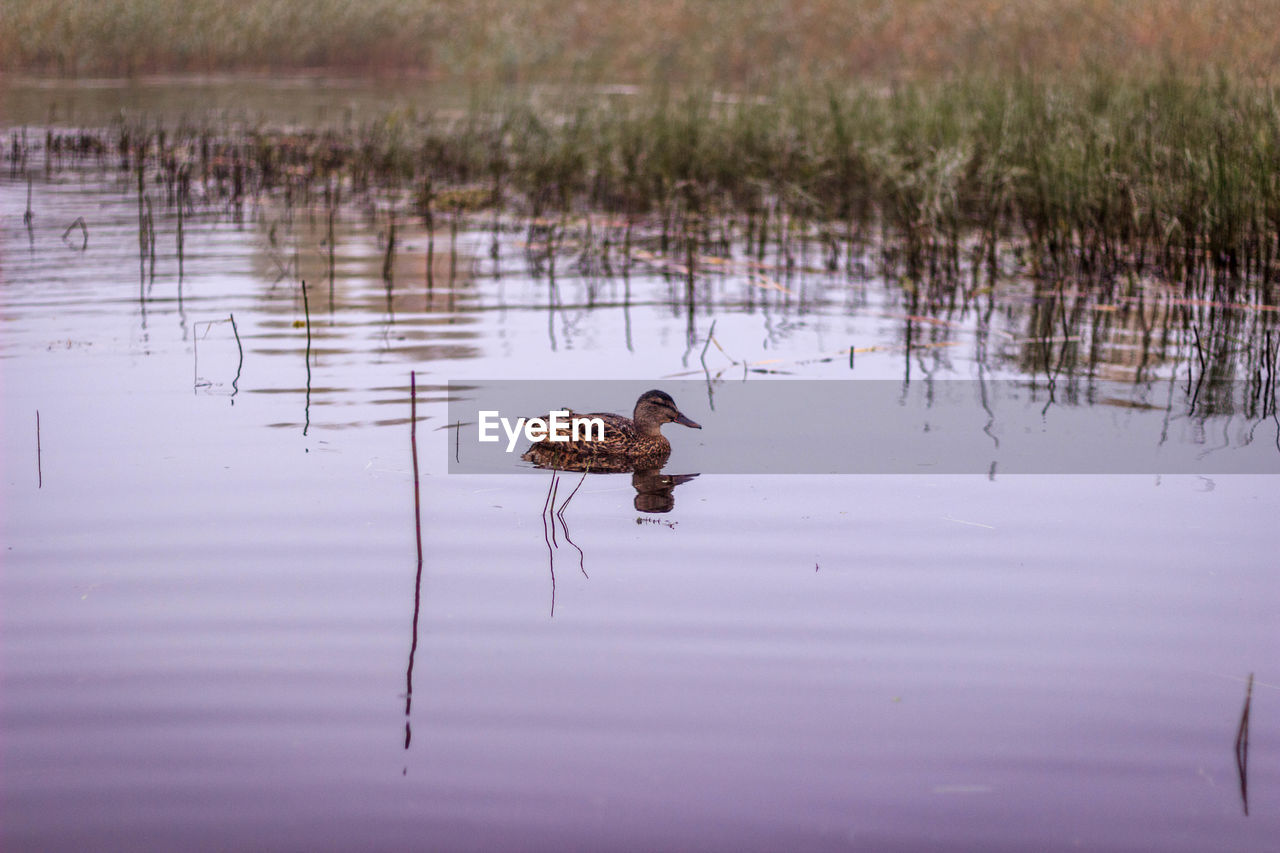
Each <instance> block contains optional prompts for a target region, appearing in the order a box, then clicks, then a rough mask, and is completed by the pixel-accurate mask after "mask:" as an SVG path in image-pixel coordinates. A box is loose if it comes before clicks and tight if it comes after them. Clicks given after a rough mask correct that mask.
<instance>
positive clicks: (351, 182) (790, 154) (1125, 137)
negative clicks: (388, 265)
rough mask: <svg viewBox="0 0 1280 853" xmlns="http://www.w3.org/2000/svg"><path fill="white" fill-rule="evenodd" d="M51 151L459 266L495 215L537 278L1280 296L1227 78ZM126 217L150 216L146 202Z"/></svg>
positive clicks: (211, 131) (806, 98) (1256, 93)
mask: <svg viewBox="0 0 1280 853" xmlns="http://www.w3.org/2000/svg"><path fill="white" fill-rule="evenodd" d="M67 136H68V138H71V137H74V140H75V142H76V145H75V146H71V145H70V143H68V145H67V146H64V150H66V151H68V152H69V153H67V154H66V155H65V156H64V157H62V158H59V159H57V160H55V161H54V163H53V165H52V166H51V168H54V169H58V168H62V167H63V165H64V164H65V165H67V166H73V165H76V164H77V163H84V162H89V163H93V162H98V160H97V159H95V158H100V154H98V153H96V152H99V151H102V150H115V151H118V152H120V157H121V161H120V165H121V168H122V169H128V170H130V171H131V172H134V173H136V175H135V177H136V178H137V180H138V186H139V188H141V187H142V186H143V184H142V181H143V178H144V174H143V173H144V171H146V172H147V175H146V177H148V178H151V179H152V180H153V181H154V182H156V183H160V182H163V183H165V184H166V185H172V184H174V183H175V182H176V183H177V185H179V186H181V185H182V184H181V175H182V174H184V172H185V171H189V172H190V174H191V175H192V180H194V179H195V177H194V176H195V175H197V174H199V175H201V181H202V183H203V187H202V189H203V191H204V195H205V197H206V198H210V199H213V200H215V201H218V200H221V202H222V203H224V204H225V203H231V204H232V205H234V207H235V209H236V210H239V209H240V207H241V205H242V204H243V202H244V201H245V200H247V199H250V198H255V197H258V196H260V195H263V194H273V193H274V194H282V195H283V196H284V197H285V198H286V199H288V200H290V201H292V200H293V199H298V198H302V199H305V198H308V197H310V195H311V194H312V193H320V192H326V193H328V192H330V190H329V188H330V187H331V186H332V188H333V189H332V193H333V196H332V197H333V198H335V199H336V196H337V194H338V193H340V192H342V191H343V190H344V189H345V190H346V191H347V192H349V193H352V194H354V195H355V196H356V197H361V196H364V197H368V194H370V193H374V192H377V193H378V194H379V197H380V198H390V199H392V200H393V202H394V203H395V204H398V205H401V206H404V207H405V208H407V209H412V210H416V211H417V213H419V214H420V215H421V216H422V217H423V218H424V219H425V220H426V222H427V224H428V228H429V229H432V228H434V225H435V223H436V214H437V213H439V214H441V215H443V216H445V217H446V219H447V221H448V224H449V230H450V247H451V252H450V255H451V259H453V258H454V257H455V244H454V239H455V236H456V230H457V228H458V227H459V224H460V222H461V221H462V220H463V219H464V218H465V217H469V216H476V215H478V214H480V213H481V212H482V211H488V210H490V209H492V210H494V211H495V213H494V216H496V212H497V211H498V210H499V209H501V210H502V211H505V212H508V213H510V214H513V215H515V216H517V217H524V218H525V220H526V221H527V223H528V229H529V239H528V243H529V245H530V247H531V248H530V251H531V252H533V251H536V250H537V247H542V250H543V255H542V256H543V260H544V262H545V263H546V265H547V266H549V267H550V266H551V264H553V263H554V259H555V255H556V254H557V247H558V246H560V245H563V244H564V243H565V241H566V240H567V239H568V237H569V236H571V235H569V232H570V231H573V230H575V229H576V227H577V224H578V223H584V227H583V228H582V230H583V232H584V233H583V234H582V235H578V236H574V237H573V239H574V240H576V241H577V242H578V243H579V244H582V243H584V242H587V243H590V245H586V246H584V247H583V248H582V254H583V256H584V257H587V256H590V255H592V253H594V256H595V257H597V258H605V257H607V252H608V247H609V246H611V245H613V244H615V243H621V244H622V245H623V246H624V247H625V248H624V253H626V254H627V255H628V260H629V259H630V255H631V253H632V251H633V250H634V248H635V244H636V243H637V242H642V241H646V240H648V239H649V238H650V237H652V239H653V241H654V242H655V243H656V245H655V246H654V248H655V249H656V250H657V251H658V252H659V253H661V254H664V255H665V256H667V257H670V258H681V259H684V260H685V261H686V263H685V264H684V272H685V273H686V274H688V271H689V270H688V266H689V265H690V264H692V263H696V262H697V259H698V258H699V257H701V256H704V255H707V254H715V253H717V252H719V253H720V254H722V255H723V254H725V253H726V252H727V251H728V247H729V245H730V244H731V243H732V242H733V241H734V239H735V236H736V235H741V237H742V239H743V242H744V243H745V246H746V250H747V251H749V252H750V251H753V250H754V254H755V257H756V258H757V260H760V261H764V260H765V258H766V255H767V254H772V256H773V257H774V258H775V259H776V265H777V266H778V267H780V268H781V269H783V270H784V271H785V270H790V269H794V268H795V267H796V266H797V265H799V264H801V263H802V262H806V263H807V262H808V260H809V258H808V254H807V253H808V252H809V251H811V247H815V246H816V247H818V251H819V259H820V260H819V262H820V263H822V264H823V265H824V266H825V267H826V268H827V269H828V270H835V269H837V268H838V267H839V265H840V264H841V263H842V262H843V263H844V264H845V266H846V268H849V269H852V268H853V266H854V258H855V255H857V254H858V252H859V251H860V247H861V248H865V247H868V246H869V247H872V248H873V249H874V250H875V253H876V255H877V257H878V261H879V263H880V264H881V266H882V267H883V271H885V272H887V273H889V274H892V275H898V276H901V277H902V278H903V280H904V282H905V284H904V286H906V287H908V288H910V289H911V293H912V299H913V300H917V301H922V302H924V303H926V304H927V303H929V302H931V301H937V300H939V299H949V298H953V296H954V292H955V288H956V287H958V286H960V284H961V283H962V280H964V282H963V283H964V286H965V287H967V288H969V289H975V288H977V287H979V286H980V284H981V281H982V279H983V277H984V276H985V278H986V279H987V280H991V279H993V278H994V277H996V276H997V275H998V274H999V272H1000V271H1001V270H1002V269H1005V268H1009V267H1011V266H1016V267H1018V268H1019V269H1021V270H1022V271H1025V272H1030V273H1031V274H1033V275H1039V276H1041V277H1043V278H1044V279H1046V280H1054V279H1059V278H1062V277H1064V276H1073V277H1080V278H1082V279H1085V280H1088V281H1093V282H1099V283H1103V284H1105V285H1106V286H1108V287H1110V286H1113V285H1115V284H1116V283H1117V282H1123V281H1124V279H1125V276H1127V275H1145V274H1148V273H1154V274H1157V275H1160V276H1163V277H1165V278H1168V279H1171V280H1183V279H1190V278H1194V277H1196V276H1203V275H1213V276H1221V277H1224V280H1230V281H1235V282H1241V281H1264V282H1270V281H1275V280H1276V279H1277V277H1280V275H1278V267H1280V98H1278V97H1277V92H1276V90H1275V89H1274V88H1272V87H1271V86H1269V85H1266V84H1262V83H1258V82H1256V81H1250V80H1245V79H1241V78H1239V77H1233V76H1230V75H1226V74H1221V73H1217V74H1207V75H1197V76H1188V75H1185V74H1180V73H1177V72H1174V71H1166V72H1164V73H1161V74H1159V75H1156V76H1149V77H1148V76H1138V77H1129V76H1119V75H1116V74H1114V73H1111V72H1109V71H1107V72H1103V71H1096V72H1094V73H1092V74H1089V75H1085V76H1082V77H1080V78H1078V79H1074V80H1064V79H1059V78H1053V77H1042V76H1037V75H1033V74H1014V75H1000V76H995V77H988V76H976V75H975V76H967V77H963V78H957V79H952V80H943V81H931V82H919V83H900V84H897V85H893V86H890V87H882V86H870V85H866V86H835V85H828V86H825V87H823V88H821V89H818V90H814V89H809V88H791V87H779V88H777V89H775V90H774V91H773V92H772V93H770V94H769V95H767V96H765V95H760V96H753V97H750V98H734V99H727V98H725V97H723V96H722V95H721V94H718V93H717V92H715V91H714V90H710V89H699V90H692V91H682V92H677V91H674V90H672V89H662V88H659V89H654V90H647V91H643V92H639V93H634V94H630V95H627V96H617V95H614V94H608V93H606V94H603V95H602V94H601V93H600V92H599V91H598V90H594V89H576V88H570V89H563V90H558V91H557V92H556V93H555V94H553V95H548V94H546V93H545V92H540V93H531V92H523V91H516V92H510V91H508V92H504V93H501V94H497V95H493V96H491V97H487V98H482V97H479V96H477V98H476V99H475V101H474V102H473V104H472V105H471V107H470V109H468V110H465V111H463V112H462V113H460V114H454V115H443V114H430V113H427V114H416V113H413V112H410V111H403V110H402V111H397V112H394V113H389V114H387V115H386V116H384V117H382V118H380V119H377V120H375V121H371V122H368V123H366V124H363V125H360V126H356V127H352V128H350V129H348V130H346V131H339V130H325V131H319V130H311V131H308V130H297V129H291V130H288V131H283V130H282V131H273V130H270V129H269V128H257V129H254V130H253V131H251V132H243V131H234V130H228V129H220V128H218V127H216V126H210V127H205V128H197V127H192V126H191V125H186V126H184V127H181V128H176V129H172V130H170V132H169V133H168V135H167V136H165V135H163V134H162V133H161V134H158V133H157V132H156V129H155V126H154V123H150V124H149V123H147V122H145V121H138V120H135V121H134V123H132V124H130V123H124V122H121V123H119V124H117V125H116V126H114V127H112V128H108V129H106V130H102V131H96V132H91V131H86V130H78V131H75V132H74V133H73V134H68V135H67ZM62 138H63V137H62V135H60V134H58V133H51V134H50V136H49V139H48V140H47V141H46V144H55V145H57V144H60V140H62ZM86 138H90V139H93V140H95V141H94V143H93V144H87V143H85V142H84V140H85V139H86ZM157 139H159V140H160V141H159V142H158V143H157ZM76 151H83V152H85V153H83V154H77V153H75V152H76ZM77 158H78V159H77ZM178 195H179V196H181V195H182V193H178ZM410 201H412V204H410ZM139 204H140V216H143V214H144V212H145V202H144V201H143V200H142V194H141V192H140V193H139ZM592 214H595V215H599V214H603V215H605V218H606V219H608V220H610V221H611V222H622V223H625V225H624V226H622V227H623V228H624V229H625V230H624V231H623V233H622V234H616V230H615V229H614V228H613V227H611V226H604V227H595V226H594V225H593V224H592V220H591V219H590V215H592ZM392 215H393V216H394V215H395V214H394V210H393V213H392ZM144 218H145V217H144ZM491 218H492V217H491ZM637 229H638V231H637ZM140 232H143V234H145V227H144V226H142V225H140ZM587 236H589V237H590V240H587V241H584V240H583V239H582V238H583V237H587ZM433 252H434V242H433V240H432V241H429V243H428V249H427V254H428V255H429V256H430V255H431V254H433ZM842 255H843V260H842ZM429 260H430V259H429ZM431 268H432V264H431V263H428V264H427V269H428V275H430V270H431ZM551 268H552V269H553V267H551ZM935 284H940V285H941V287H940V288H938V287H935V286H934V285H935ZM430 286H431V281H430V279H428V288H430ZM1233 286H1234V285H1233Z"/></svg>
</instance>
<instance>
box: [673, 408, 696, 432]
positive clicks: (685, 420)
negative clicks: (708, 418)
mask: <svg viewBox="0 0 1280 853" xmlns="http://www.w3.org/2000/svg"><path fill="white" fill-rule="evenodd" d="M676 423H678V424H680V425H681V426H687V427H692V428H693V429H702V425H701V424H696V423H694V422H693V421H691V420H689V419H688V418H686V417H685V416H684V415H682V414H680V413H679V412H676Z"/></svg>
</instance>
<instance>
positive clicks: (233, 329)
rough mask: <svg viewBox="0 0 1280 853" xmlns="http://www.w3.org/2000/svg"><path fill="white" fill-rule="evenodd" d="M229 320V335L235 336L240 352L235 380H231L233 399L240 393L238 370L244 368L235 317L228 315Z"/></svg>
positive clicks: (233, 402) (242, 349) (233, 401)
mask: <svg viewBox="0 0 1280 853" xmlns="http://www.w3.org/2000/svg"><path fill="white" fill-rule="evenodd" d="M227 316H228V317H230V318H231V333H232V334H233V335H235V336H236V349H237V350H239V351H240V361H239V362H238V363H237V364H236V378H235V379H232V380H231V396H232V397H233V398H234V397H235V396H236V394H238V393H239V392H240V387H239V385H238V384H237V383H239V382H240V369H241V368H242V367H244V347H243V346H241V345H240V330H239V329H237V328H236V315H235V314H228V315H227ZM235 404H236V401H235V400H234V399H232V401H231V405H233V406H234V405H235Z"/></svg>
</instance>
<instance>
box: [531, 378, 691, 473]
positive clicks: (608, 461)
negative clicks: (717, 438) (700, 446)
mask: <svg viewBox="0 0 1280 853" xmlns="http://www.w3.org/2000/svg"><path fill="white" fill-rule="evenodd" d="M544 418H545V419H547V420H549V419H550V415H546V416H544ZM580 418H581V419H589V420H596V419H598V420H599V421H601V422H602V423H603V424H604V435H603V437H595V436H596V433H595V432H594V431H591V432H589V434H590V436H591V437H592V439H593V440H587V439H585V438H583V437H581V436H580V437H578V438H577V439H576V440H570V441H554V442H553V441H550V440H549V439H542V440H541V441H536V442H534V443H533V444H532V445H530V447H529V449H528V450H527V451H525V453H524V455H523V456H521V457H520V458H521V459H523V460H524V461H526V462H532V463H534V465H536V466H537V467H539V468H556V469H558V470H562V471H563V470H569V471H587V470H591V471H596V472H600V473H605V472H623V471H637V470H645V469H651V468H661V467H662V463H664V462H666V459H667V457H668V456H669V455H670V454H671V442H670V441H668V440H667V437H666V436H665V435H663V434H662V425H663V424H667V423H677V424H680V425H681V426H686V427H689V428H690V429H702V426H701V425H700V424H698V423H695V422H694V421H693V420H692V419H691V418H689V417H688V416H686V415H685V414H683V413H682V412H681V411H680V409H678V408H677V407H676V401H675V400H673V399H672V398H671V395H670V394H668V393H666V392H665V391H659V390H657V389H654V390H652V391H646V392H644V393H643V394H641V395H640V398H639V399H638V400H636V407H635V411H634V412H633V413H632V415H631V417H629V418H628V417H625V416H624V415H615V414H611V413H607V412H593V413H591V414H585V415H584V414H578V413H577V412H572V411H571V412H569V414H568V420H569V421H570V422H572V420H574V419H580ZM564 421H565V418H564V417H563V416H562V417H561V423H564ZM570 437H571V439H572V436H570Z"/></svg>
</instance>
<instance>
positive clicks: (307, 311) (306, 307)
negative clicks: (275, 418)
mask: <svg viewBox="0 0 1280 853" xmlns="http://www.w3.org/2000/svg"><path fill="white" fill-rule="evenodd" d="M302 313H303V316H304V317H305V320H304V322H305V323H306V326H307V352H306V356H305V358H306V362H307V403H306V408H305V410H304V411H305V413H306V423H305V424H304V425H303V427H302V434H303V435H306V434H307V430H309V429H311V305H310V304H309V303H308V302H307V282H306V280H305V279H303V281H302Z"/></svg>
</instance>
